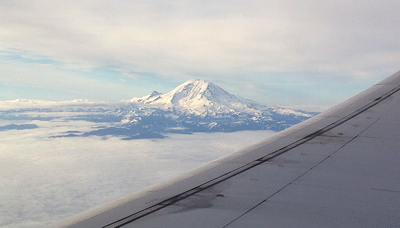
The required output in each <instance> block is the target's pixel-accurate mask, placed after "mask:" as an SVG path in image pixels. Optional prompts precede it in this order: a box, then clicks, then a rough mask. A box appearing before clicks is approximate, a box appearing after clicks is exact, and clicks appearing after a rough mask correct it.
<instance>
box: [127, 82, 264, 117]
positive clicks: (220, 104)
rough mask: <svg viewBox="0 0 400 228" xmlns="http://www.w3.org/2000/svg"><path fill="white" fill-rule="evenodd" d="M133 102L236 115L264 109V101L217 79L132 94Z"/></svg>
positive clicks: (187, 112) (188, 112) (181, 110)
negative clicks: (227, 87)
mask: <svg viewBox="0 0 400 228" xmlns="http://www.w3.org/2000/svg"><path fill="white" fill-rule="evenodd" d="M131 102H139V103H142V104H146V105H153V106H157V107H158V108H162V109H165V110H175V111H176V112H179V113H180V114H184V115H187V114H193V115H199V116H206V115H211V116H219V115H226V114H236V115H237V114H240V113H243V112H245V113H248V114H250V113H251V114H253V115H260V114H261V112H262V111H261V110H262V109H265V107H263V106H262V105H259V104H256V103H255V102H252V101H250V100H245V99H242V98H239V97H237V96H235V95H233V94H230V93H228V92H226V91H225V90H223V89H222V88H221V87H219V86H217V85H215V84H214V83H211V82H208V81H205V80H199V79H192V80H189V81H187V82H185V83H183V84H181V85H180V86H178V87H176V88H175V89H173V90H172V91H170V92H168V93H165V94H161V93H158V92H156V91H153V92H152V93H151V94H150V95H147V96H144V97H141V98H133V99H131ZM260 109H261V110H260Z"/></svg>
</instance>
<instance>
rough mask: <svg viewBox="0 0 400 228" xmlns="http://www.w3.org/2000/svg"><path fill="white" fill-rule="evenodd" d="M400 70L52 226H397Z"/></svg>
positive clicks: (399, 214)
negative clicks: (252, 140) (299, 119)
mask: <svg viewBox="0 0 400 228" xmlns="http://www.w3.org/2000/svg"><path fill="white" fill-rule="evenodd" d="M399 90H400V71H399V72H397V73H396V74H394V75H392V76H391V77H389V78H387V79H386V80H384V81H382V82H380V83H378V84H376V85H375V86H373V87H371V88H370V89H368V90H366V91H364V92H362V93H361V94H359V95H357V96H355V97H353V98H351V99H349V100H347V101H345V102H344V103H342V104H340V105H338V106H336V107H334V108H332V109H330V110H328V111H326V112H324V113H322V114H320V115H318V116H316V117H314V118H312V119H309V120H307V121H305V122H303V123H301V124H298V125H296V126H294V127H291V128H289V129H287V130H285V131H282V132H280V133H278V134H276V135H274V136H273V137H271V138H268V139H266V140H265V141H262V142H260V143H258V144H256V145H254V146H251V147H249V148H246V149H244V150H241V151H239V152H237V153H234V154H232V155H229V156H226V157H223V158H221V159H218V160H216V161H213V162H211V163H209V164H207V165H205V166H203V167H200V168H198V169H196V170H194V171H191V172H189V173H187V174H185V175H182V176H180V177H178V178H175V179H173V180H170V181H167V182H165V183H162V184H159V185H156V186H152V187H150V188H147V189H144V190H143V191H141V192H138V193H135V194H133V195H130V196H127V197H125V198H123V199H120V200H117V201H115V202H112V203H110V204H107V205H105V206H103V207H101V208H98V209H96V210H94V211H91V212H88V213H85V214H83V215H81V216H79V217H77V218H75V219H74V220H72V221H68V222H66V223H64V224H61V225H59V227H79V228H81V227H84V228H90V227H96V228H98V227H103V228H111V227H124V228H127V227H146V228H149V227H174V228H177V227H201V228H203V227H218V228H222V227H227V228H234V227H400V103H399V102H400V92H399Z"/></svg>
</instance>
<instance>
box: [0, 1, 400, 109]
mask: <svg viewBox="0 0 400 228" xmlns="http://www.w3.org/2000/svg"><path fill="white" fill-rule="evenodd" d="M399 8H400V2H399V1H397V0H381V1H376V0H346V1H344V0H338V1H331V0H329V1H328V0H320V1H315V0H301V1H296V0H279V1H278V0H268V1H267V0H263V1H261V0H246V1H244V0H231V1H226V0H213V1H208V0H202V1H175V0H171V1H160V0H153V1H151V0H135V1H133V0H120V1H111V0H79V1H78V0H71V1H58V0H29V1H28V0H26V1H24V0H19V1H18V0H17V1H0V91H1V93H0V100H14V99H39V100H55V101H59V100H73V99H89V100H94V101H104V100H107V101H119V100H122V99H130V98H132V97H140V96H144V95H147V94H149V93H150V92H151V91H153V90H157V91H159V92H162V93H166V92H169V91H170V90H172V89H173V88H175V87H176V86H178V85H179V84H181V83H183V82H185V81H187V80H189V79H192V78H200V79H205V80H209V81H211V82H214V83H216V84H217V85H219V86H220V87H222V88H224V89H225V90H227V91H229V92H231V93H234V94H237V95H240V96H242V97H245V98H249V99H252V100H255V101H258V102H260V103H265V104H273V105H280V106H291V107H297V108H302V109H304V110H310V111H319V110H324V109H326V108H327V107H330V106H332V105H334V104H337V103H339V102H341V101H343V100H345V99H347V98H349V97H351V96H353V95H355V94H357V93H359V92H361V91H362V90H364V89H366V88H368V87H370V86H372V85H373V84H375V83H377V82H379V81H380V80H382V79H384V78H386V77H388V76H390V75H391V74H393V73H395V72H397V71H398V70H400V68H399V64H398V62H399V59H400V43H399V42H398V37H400V30H399V29H398V28H400V16H399V14H398V9H399Z"/></svg>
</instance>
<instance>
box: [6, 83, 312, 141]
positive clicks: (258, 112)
mask: <svg viewBox="0 0 400 228" xmlns="http://www.w3.org/2000/svg"><path fill="white" fill-rule="evenodd" d="M3 103H4V104H2V103H1V102H0V107H3V109H0V119H5V120H27V121H29V120H40V121H49V120H57V119H59V120H62V121H65V120H79V121H88V122H93V123H98V124H97V125H96V127H94V128H92V129H91V130H89V131H84V132H82V131H72V132H71V131H69V132H64V133H63V132H61V133H60V135H57V136H54V137H85V136H91V135H98V136H110V135H111V136H122V137H123V139H138V138H162V137H164V134H165V133H179V134H190V133H191V132H233V131H241V130H274V131H281V130H283V129H285V128H288V127H290V126H292V125H294V124H297V123H300V122H301V121H303V120H306V119H308V118H310V117H312V116H314V115H316V114H317V113H313V112H305V111H301V110H293V109H289V108H281V107H266V106H265V105H262V104H259V103H257V102H254V101H251V100H248V99H243V98H240V97H238V96H235V95H233V94H230V93H228V92H226V91H225V90H223V89H222V88H221V87H219V86H217V85H215V84H213V83H211V82H207V81H204V80H197V79H196V80H195V79H193V80H189V81H187V82H185V83H183V84H181V85H180V86H178V87H176V88H175V89H173V90H172V91H170V92H168V93H165V94H162V93H159V92H156V91H153V92H152V93H151V94H149V95H147V96H144V97H141V98H132V99H130V100H127V101H124V102H118V103H107V102H100V103H99V102H98V103H96V102H89V101H86V100H75V101H73V102H45V101H32V102H22V101H21V102H20V101H9V102H3ZM16 103H17V104H18V105H17V104H16ZM12 106H13V107H15V108H14V109H12V108H11V107H12Z"/></svg>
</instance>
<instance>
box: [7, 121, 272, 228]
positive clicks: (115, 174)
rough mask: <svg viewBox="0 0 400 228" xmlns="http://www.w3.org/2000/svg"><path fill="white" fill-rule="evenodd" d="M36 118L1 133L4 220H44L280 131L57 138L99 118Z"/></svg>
mask: <svg viewBox="0 0 400 228" xmlns="http://www.w3.org/2000/svg"><path fill="white" fill-rule="evenodd" d="M32 123H34V124H37V125H39V126H40V127H39V128H36V129H28V130H9V131H3V132H0V136H1V137H0V151H1V153H0V180H1V183H2V187H1V189H0V217H1V218H2V219H1V221H0V226H1V227H7V228H16V227H18V228H21V227H26V228H28V227H29V228H32V227H44V226H46V225H49V224H52V223H54V222H56V221H59V220H61V219H65V218H66V217H68V216H71V215H75V214H76V213H79V212H82V211H84V210H87V209H89V208H91V207H94V206H97V205H100V204H103V203H105V202H108V201H111V200H114V199H116V198H119V197H122V196H125V195H127V194H130V193H132V192H134V191H137V190H140V189H142V188H143V187H146V186H149V185H151V184H155V183H158V182H160V181H162V180H165V179H166V178H169V177H172V176H174V175H177V174H179V173H182V172H186V171H188V170H191V169H194V168H196V167H198V166H200V165H202V164H204V163H206V162H208V161H211V160H214V159H216V158H218V157H220V156H223V155H226V154H228V153H231V152H233V151H237V150H239V149H240V148H243V147H245V146H246V145H250V144H253V143H255V142H257V141H259V140H262V139H264V138H266V137H268V136H270V135H271V134H273V132H270V131H258V132H251V131H248V132H237V133H215V134H214V133H213V134H207V133H198V134H194V135H170V138H167V139H162V140H133V141H122V140H120V139H118V138H116V137H115V138H109V139H108V140H102V138H100V137H88V138H56V139H54V138H53V139H50V138H48V136H50V135H53V134H55V133H57V132H59V131H67V130H77V129H79V130H84V129H88V128H90V127H92V125H93V124H91V123H88V122H84V121H70V122H54V121H53V122H50V121H45V122H43V121H33V122H32ZM193 145H198V146H196V147H193Z"/></svg>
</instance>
